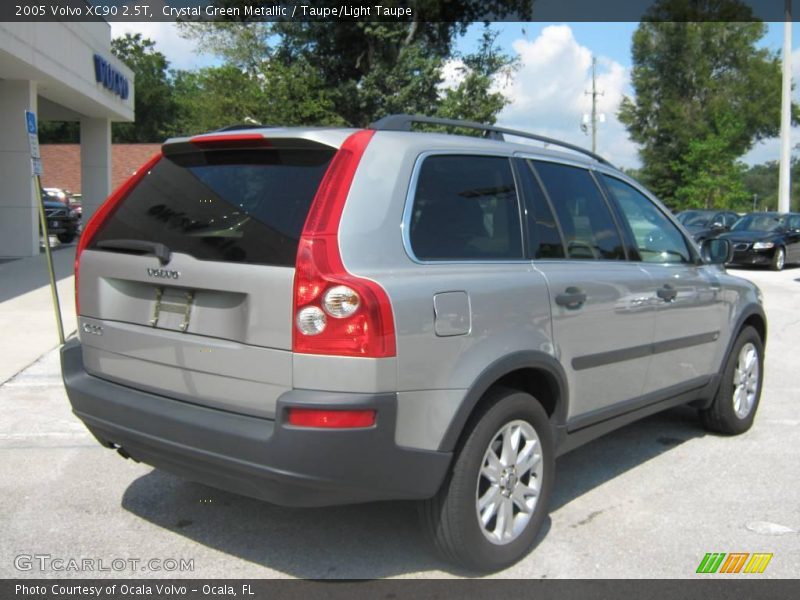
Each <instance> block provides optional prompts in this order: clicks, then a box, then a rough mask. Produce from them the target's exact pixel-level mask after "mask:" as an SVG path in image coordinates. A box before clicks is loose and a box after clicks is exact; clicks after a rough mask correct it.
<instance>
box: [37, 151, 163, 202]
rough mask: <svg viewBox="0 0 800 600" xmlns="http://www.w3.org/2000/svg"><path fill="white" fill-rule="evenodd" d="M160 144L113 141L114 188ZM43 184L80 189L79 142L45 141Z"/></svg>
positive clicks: (112, 173) (112, 168) (112, 179)
mask: <svg viewBox="0 0 800 600" xmlns="http://www.w3.org/2000/svg"><path fill="white" fill-rule="evenodd" d="M160 147H161V144H113V145H112V146H111V189H112V190H113V189H116V188H117V186H119V185H120V184H121V183H122V182H123V181H125V180H126V179H127V178H128V177H129V176H130V175H131V173H133V172H134V171H135V170H136V169H138V168H139V167H140V166H142V164H144V163H145V162H146V161H147V159H148V158H150V157H151V156H152V155H153V154H155V153H156V152H158V150H159V149H160ZM41 152H42V166H43V168H44V175H42V187H55V188H61V189H65V190H69V191H71V192H75V193H77V192H80V191H81V146H80V144H42V145H41Z"/></svg>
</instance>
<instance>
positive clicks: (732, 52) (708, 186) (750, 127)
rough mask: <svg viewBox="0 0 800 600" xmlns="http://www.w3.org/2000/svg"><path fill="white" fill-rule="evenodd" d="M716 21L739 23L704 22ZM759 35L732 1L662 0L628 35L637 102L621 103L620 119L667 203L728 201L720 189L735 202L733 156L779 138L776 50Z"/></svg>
mask: <svg viewBox="0 0 800 600" xmlns="http://www.w3.org/2000/svg"><path fill="white" fill-rule="evenodd" d="M721 17H724V18H727V19H729V20H730V21H736V20H738V22H711V21H709V20H708V19H711V18H715V19H719V18H721ZM704 19H705V22H702V21H703V20H704ZM748 19H749V21H748ZM765 33H766V26H765V25H764V24H763V23H761V22H755V17H754V16H753V15H752V12H751V11H750V9H749V8H748V7H746V6H745V5H744V4H742V3H741V2H739V1H738V0H698V1H694V2H690V1H689V0H660V1H659V2H658V3H656V4H655V5H654V6H653V8H652V9H651V11H650V12H649V13H648V15H647V16H646V18H645V20H644V21H643V22H642V23H641V24H640V25H639V27H638V28H637V30H636V32H635V33H634V36H633V47H632V58H633V71H632V83H633V88H634V91H635V94H636V96H635V99H634V98H625V99H624V100H623V102H622V105H621V107H620V112H619V118H620V120H621V121H622V122H623V123H624V124H625V126H626V127H627V129H628V132H629V133H630V136H631V138H632V139H633V140H634V141H636V142H638V143H639V144H640V145H641V148H640V157H641V159H642V172H643V175H644V178H645V180H646V182H647V183H648V184H649V185H650V187H651V188H652V189H653V191H654V192H656V193H657V194H659V195H660V196H662V197H663V198H664V199H665V200H667V201H675V200H677V201H678V205H680V204H681V203H687V202H689V203H705V202H713V203H714V204H718V205H725V202H726V201H725V200H724V199H722V198H717V197H716V196H714V194H722V193H723V192H724V193H732V194H734V198H733V199H734V200H735V198H736V197H738V196H740V195H741V194H740V187H739V185H740V183H741V182H740V181H739V182H738V183H737V179H739V176H740V174H741V170H740V169H738V168H737V167H736V166H735V160H736V159H737V158H738V157H739V156H741V155H743V154H744V153H745V152H747V151H748V150H749V149H750V148H751V147H752V146H753V144H754V143H755V142H756V141H758V140H761V139H764V138H767V137H772V136H775V135H777V133H778V129H779V124H780V90H781V70H780V62H779V59H778V57H777V55H776V54H774V53H772V52H770V51H769V50H766V49H759V48H757V47H756V43H757V42H758V41H759V40H760V39H761V38H762V37H763V36H764V34H765ZM729 115H735V119H731V118H729ZM703 150H707V151H712V152H713V159H712V158H710V157H708V156H706V155H705V154H704V152H703ZM712 163H713V164H712ZM701 175H702V177H703V178H704V182H703V183H700V182H698V181H694V180H695V179H696V178H697V177H698V176H701ZM715 179H718V181H716V183H715V181H714V180H715ZM712 190H716V191H712ZM695 193H702V194H704V196H703V198H694V197H690V195H691V194H695ZM709 194H710V195H709ZM712 198H713V199H712Z"/></svg>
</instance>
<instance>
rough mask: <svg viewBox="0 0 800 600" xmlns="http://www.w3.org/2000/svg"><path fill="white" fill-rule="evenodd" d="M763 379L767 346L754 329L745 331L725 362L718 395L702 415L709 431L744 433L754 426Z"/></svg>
mask: <svg viewBox="0 0 800 600" xmlns="http://www.w3.org/2000/svg"><path fill="white" fill-rule="evenodd" d="M763 379H764V344H763V342H762V341H761V337H760V336H759V335H758V332H757V331H756V330H755V329H753V328H752V327H745V328H744V329H742V331H741V333H739V336H738V337H737V338H736V342H734V344H733V347H732V348H731V352H730V354H729V355H728V358H727V359H726V362H725V369H724V370H723V372H722V381H721V382H720V385H719V389H718V390H717V395H716V396H715V397H714V401H713V403H712V404H711V406H710V407H709V408H707V409H705V410H701V411H700V417H701V419H702V421H703V425H704V426H705V427H706V429H708V430H709V431H713V432H715V433H722V434H724V435H738V434H740V433H744V432H745V431H747V430H748V429H750V427H752V425H753V420H754V419H755V417H756V411H757V410H758V404H759V401H760V400H761V384H762V382H763Z"/></svg>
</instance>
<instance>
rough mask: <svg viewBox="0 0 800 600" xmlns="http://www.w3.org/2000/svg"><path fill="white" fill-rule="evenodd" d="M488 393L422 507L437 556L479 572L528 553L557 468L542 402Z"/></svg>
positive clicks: (507, 391)
mask: <svg viewBox="0 0 800 600" xmlns="http://www.w3.org/2000/svg"><path fill="white" fill-rule="evenodd" d="M489 394H491V396H490V397H489V398H488V400H489V402H487V404H486V407H485V408H484V409H482V410H481V411H480V412H479V413H478V414H477V415H475V416H474V417H473V418H472V419H471V422H470V424H469V425H468V429H467V432H466V434H465V435H466V437H465V438H464V440H463V443H462V444H461V445H460V450H458V452H457V454H456V456H455V459H454V462H453V466H452V470H451V472H450V474H449V475H448V477H447V479H446V480H445V482H444V483H443V484H442V487H441V489H440V490H439V492H438V493H437V494H436V496H434V497H433V498H431V499H430V500H426V501H424V502H422V503H421V504H420V517H421V521H422V526H423V529H424V530H425V533H426V535H427V536H428V538H429V539H430V540H431V541H432V542H433V545H434V547H435V548H436V550H437V552H438V554H439V555H440V556H441V557H442V558H444V559H445V560H447V561H448V562H452V563H455V564H456V565H458V566H460V567H464V568H466V569H469V570H470V571H478V572H490V571H497V570H499V569H503V568H505V567H508V566H510V565H512V564H514V563H515V562H517V561H518V560H520V559H521V558H522V557H523V556H525V555H526V554H527V553H528V552H529V551H530V549H531V547H532V546H533V543H534V542H535V540H536V536H537V534H538V533H539V530H540V529H541V526H542V522H543V521H544V518H545V517H546V515H547V507H548V503H549V500H550V493H551V490H552V487H553V475H554V473H553V472H554V469H555V458H554V449H553V434H552V430H551V425H550V421H549V419H548V417H547V414H546V413H545V411H544V409H543V408H542V406H541V405H540V404H539V402H538V401H537V400H536V399H535V398H534V397H533V396H531V395H530V394H526V393H524V392H519V391H516V390H510V389H505V388H497V389H494V390H491V391H490V392H489ZM482 519H483V520H484V521H485V522H484V521H482Z"/></svg>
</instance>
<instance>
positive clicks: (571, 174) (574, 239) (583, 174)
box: [533, 161, 625, 260]
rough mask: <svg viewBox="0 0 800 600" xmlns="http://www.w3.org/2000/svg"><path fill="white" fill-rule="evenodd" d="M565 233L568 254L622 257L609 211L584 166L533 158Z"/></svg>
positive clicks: (589, 257)
mask: <svg viewBox="0 0 800 600" xmlns="http://www.w3.org/2000/svg"><path fill="white" fill-rule="evenodd" d="M533 164H534V165H535V168H536V171H537V172H538V173H539V177H540V178H541V180H542V183H543V184H544V187H545V189H546V190H547V193H548V195H549V196H550V200H551V201H552V203H553V208H554V209H555V211H556V217H557V218H558V222H559V224H560V225H561V231H562V233H563V235H564V244H565V245H566V247H567V258H573V259H583V260H586V259H589V260H592V259H594V260H625V250H624V248H623V245H622V240H621V238H620V234H619V230H618V229H617V226H616V223H615V222H614V218H613V217H612V216H611V211H610V210H609V208H608V205H607V204H606V201H605V198H603V196H602V194H601V193H600V190H599V189H598V187H597V184H596V183H595V182H594V179H592V176H591V175H590V174H589V172H588V171H587V170H586V169H581V168H579V167H571V166H568V165H562V164H557V163H550V162H544V161H534V163H533Z"/></svg>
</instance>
